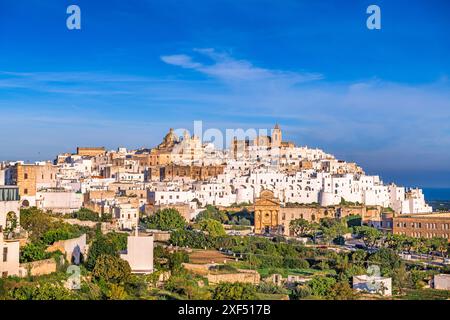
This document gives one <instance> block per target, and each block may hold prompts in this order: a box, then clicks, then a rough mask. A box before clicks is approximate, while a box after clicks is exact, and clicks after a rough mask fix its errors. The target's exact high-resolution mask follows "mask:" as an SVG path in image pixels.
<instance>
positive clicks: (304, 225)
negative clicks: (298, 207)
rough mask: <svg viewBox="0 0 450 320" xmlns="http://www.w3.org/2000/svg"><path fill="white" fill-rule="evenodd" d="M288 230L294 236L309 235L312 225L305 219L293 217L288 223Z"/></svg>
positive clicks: (312, 228)
mask: <svg viewBox="0 0 450 320" xmlns="http://www.w3.org/2000/svg"><path fill="white" fill-rule="evenodd" d="M289 230H290V231H291V232H292V233H293V234H294V236H296V237H304V236H310V235H311V233H312V231H313V230H314V225H313V224H312V223H310V222H309V221H308V220H305V219H302V218H300V219H294V220H291V222H290V223H289Z"/></svg>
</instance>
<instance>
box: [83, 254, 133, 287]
mask: <svg viewBox="0 0 450 320" xmlns="http://www.w3.org/2000/svg"><path fill="white" fill-rule="evenodd" d="M92 276H93V277H94V278H96V279H98V280H104V281H106V282H111V283H124V282H126V281H127V280H128V279H129V278H130V276H131V268H130V265H129V264H128V262H127V261H125V260H122V259H120V258H118V257H115V256H111V255H108V254H102V255H100V256H99V257H98V259H97V261H96V262H95V267H94V269H93V270H92Z"/></svg>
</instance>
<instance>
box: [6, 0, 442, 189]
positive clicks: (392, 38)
mask: <svg viewBox="0 0 450 320" xmlns="http://www.w3.org/2000/svg"><path fill="white" fill-rule="evenodd" d="M93 2H94V1H87V0H71V1H66V0H40V1H38V0H27V1H25V0H1V1H0V112H1V113H0V114H1V121H0V123H1V124H0V125H1V128H2V130H1V134H0V160H14V159H23V160H30V161H34V160H39V159H52V158H54V156H55V155H56V154H57V153H60V152H69V151H74V150H75V148H76V146H78V145H89V146H91V145H104V146H106V147H108V148H116V147H118V146H126V147H128V148H136V147H142V146H146V147H150V146H154V145H156V144H157V143H159V141H160V140H161V138H162V137H163V135H164V134H165V132H166V131H167V129H168V128H169V127H174V128H191V127H192V125H193V121H194V120H202V121H203V123H204V124H203V125H204V128H205V129H206V128H210V127H213V128H220V129H225V128H271V127H272V126H273V124H274V123H275V122H278V123H280V125H281V127H282V129H283V130H284V136H285V138H286V139H288V140H291V141H294V142H296V143H297V144H299V145H308V146H312V147H319V148H322V149H324V150H325V151H327V152H330V153H334V154H335V155H336V156H337V157H339V158H342V159H345V160H349V161H357V162H358V163H359V164H361V165H362V166H363V167H364V168H365V169H366V171H367V172H368V173H372V174H374V173H377V174H380V175H381V177H382V178H383V179H384V180H385V181H395V182H398V183H399V184H403V185H408V186H410V185H411V186H412V185H419V186H425V187H450V90H449V89H450V80H449V76H450V59H449V57H450V33H449V30H450V19H449V17H450V3H449V2H448V1H445V0H442V1H438V0H431V1H402V0H396V1H392V0H390V1H382V0H371V1H364V0H358V1H356V0H355V1H330V0H322V1H289V0H279V1H264V0H259V1H250V0H239V1H237V0H234V1H223V0H209V1H201V0H195V1H194V0H192V1H180V0H178V1H174V0H164V1H162V0H160V1H155V0H139V1H138V0H128V1H113V0H109V1H95V4H94V3H93ZM71 4H77V5H79V6H80V8H81V16H82V29H81V30H75V31H69V30H68V29H67V28H66V18H67V16H68V15H67V14H66V8H67V7H68V6H69V5H71ZM370 4H377V5H379V6H380V7H381V14H382V29H381V30H379V31H378V30H377V31H370V30H368V29H367V28H366V18H367V14H366V13H365V11H366V8H367V6H368V5H370Z"/></svg>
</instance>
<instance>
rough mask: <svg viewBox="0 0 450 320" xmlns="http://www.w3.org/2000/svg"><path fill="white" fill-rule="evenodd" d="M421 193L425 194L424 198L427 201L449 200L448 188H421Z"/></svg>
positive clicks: (449, 192) (449, 190)
mask: <svg viewBox="0 0 450 320" xmlns="http://www.w3.org/2000/svg"><path fill="white" fill-rule="evenodd" d="M423 194H424V195H425V199H426V200H428V201H433V200H434V201H436V200H448V201H450V188H423Z"/></svg>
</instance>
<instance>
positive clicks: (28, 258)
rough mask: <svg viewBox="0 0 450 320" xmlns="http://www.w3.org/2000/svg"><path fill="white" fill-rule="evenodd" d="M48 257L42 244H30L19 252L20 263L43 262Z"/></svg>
mask: <svg viewBox="0 0 450 320" xmlns="http://www.w3.org/2000/svg"><path fill="white" fill-rule="evenodd" d="M49 256H50V254H48V253H47V252H45V245H44V244H43V243H42V242H30V243H27V244H26V245H25V246H24V247H23V248H22V249H21V250H20V263H24V262H32V261H37V260H43V259H47V258H48V257H49Z"/></svg>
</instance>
